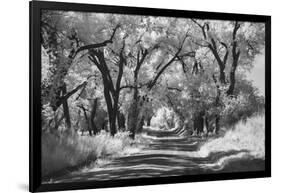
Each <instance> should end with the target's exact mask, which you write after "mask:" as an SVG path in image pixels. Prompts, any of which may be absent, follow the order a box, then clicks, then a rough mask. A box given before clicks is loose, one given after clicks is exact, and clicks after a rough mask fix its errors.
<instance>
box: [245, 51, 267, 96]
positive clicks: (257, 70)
mask: <svg viewBox="0 0 281 193" xmlns="http://www.w3.org/2000/svg"><path fill="white" fill-rule="evenodd" d="M248 78H249V79H250V80H253V83H254V85H255V86H256V87H257V88H258V89H259V91H260V94H262V95H263V96H264V90H265V53H264V50H263V51H262V53H261V54H260V55H257V56H256V58H255V61H254V67H253V69H252V71H251V72H250V74H249V76H248Z"/></svg>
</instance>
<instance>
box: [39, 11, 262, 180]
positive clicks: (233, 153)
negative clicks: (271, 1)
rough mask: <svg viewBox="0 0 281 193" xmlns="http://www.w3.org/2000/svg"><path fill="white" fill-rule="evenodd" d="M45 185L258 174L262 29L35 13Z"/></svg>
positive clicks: (144, 18) (186, 20)
mask: <svg viewBox="0 0 281 193" xmlns="http://www.w3.org/2000/svg"><path fill="white" fill-rule="evenodd" d="M40 29H41V62H42V71H41V75H42V78H41V88H42V90H41V100H42V112H41V114H42V115H41V116H42V136H41V137H42V179H43V183H47V184H48V183H65V182H80V181H104V180H118V179H130V178H151V177H165V176H180V175H194V174H209V173H223V172H241V171H263V170H265V161H264V160H265V129H266V128H265V95H264V93H265V24H264V23H259V22H244V21H243V22H241V21H236V20H235V21H226V20H208V19H194V18H175V17H160V16H159V17H156V16H140V15H126V14H111V13H108V14H107V13H95V12H75V11H55V10H42V13H41V28H40Z"/></svg>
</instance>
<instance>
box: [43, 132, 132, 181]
mask: <svg viewBox="0 0 281 193" xmlns="http://www.w3.org/2000/svg"><path fill="white" fill-rule="evenodd" d="M133 143H134V142H133V141H132V140H131V139H130V138H129V133H128V132H120V133H118V134H116V135H115V136H114V137H112V136H110V134H109V133H106V132H101V133H99V134H98V135H96V136H93V137H90V136H80V135H73V136H66V135H61V136H55V135H53V134H50V133H44V134H43V135H42V176H46V175H50V174H52V173H54V172H58V171H61V170H63V169H66V168H69V167H73V166H77V165H80V164H83V163H86V162H92V161H95V160H96V159H98V158H104V157H106V156H112V155H118V154H120V153H122V152H123V151H125V152H126V153H130V150H129V147H132V145H133ZM132 148H136V147H132ZM133 152H135V150H134V151H133Z"/></svg>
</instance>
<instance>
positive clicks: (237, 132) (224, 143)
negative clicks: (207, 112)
mask: <svg viewBox="0 0 281 193" xmlns="http://www.w3.org/2000/svg"><path fill="white" fill-rule="evenodd" d="M231 150H234V151H247V152H248V153H247V154H248V155H250V156H253V157H255V158H261V159H264V156H265V117H264V114H263V115H256V116H253V117H250V118H248V119H247V120H246V121H240V122H238V123H237V124H236V125H235V126H234V128H233V129H231V130H227V131H226V133H225V135H224V136H223V137H220V138H216V139H210V140H209V141H207V142H206V143H205V144H204V145H202V147H201V148H200V150H199V153H200V155H202V156H208V155H209V154H210V153H212V152H220V151H224V152H227V151H231Z"/></svg>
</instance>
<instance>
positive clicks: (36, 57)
mask: <svg viewBox="0 0 281 193" xmlns="http://www.w3.org/2000/svg"><path fill="white" fill-rule="evenodd" d="M42 9H48V10H67V11H70V10H71V11H82V12H103V13H119V14H133V15H151V16H171V17H192V18H198V19H219V20H239V21H251V22H264V23H265V27H266V31H265V32H266V33H265V35H266V37H265V39H266V44H265V45H266V46H265V60H266V61H265V64H266V67H265V79H266V80H265V81H266V84H265V112H266V113H265V115H266V117H265V121H266V135H265V144H266V152H265V170H264V171H258V172H237V173H220V174H204V175H192V176H173V177H159V178H140V179H126V180H116V181H100V182H96V181H95V183H92V182H91V181H87V182H79V183H78V182H76V183H58V184H42V183H41V153H40V152H41V137H40V136H41V129H40V128H41V101H40V95H41V81H40V80H41V45H40V11H41V10H42ZM29 11H30V18H29V21H30V37H29V39H30V56H29V57H30V66H29V68H30V77H29V86H30V97H29V108H30V111H29V112H30V115H29V123H30V130H29V133H30V135H29V137H30V145H29V155H30V157H29V159H30V162H29V168H30V170H29V171H30V173H29V191H30V192H41V191H42V192H43V191H61V190H77V189H89V188H109V187H123V186H139V185H152V184H167V183H183V182H199V181H214V180H230V179H244V178H262V177H270V176H271V17H270V16H265V15H247V14H232V13H215V12H201V11H184V10H170V9H155V8H140V7H138V8H137V7H124V6H108V5H106V6H105V5H93V4H79V3H62V2H46V1H44V2H43V1H42V2H41V1H31V2H29Z"/></svg>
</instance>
